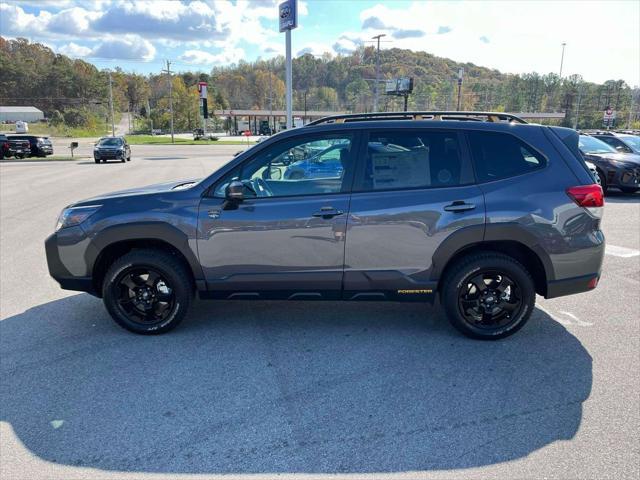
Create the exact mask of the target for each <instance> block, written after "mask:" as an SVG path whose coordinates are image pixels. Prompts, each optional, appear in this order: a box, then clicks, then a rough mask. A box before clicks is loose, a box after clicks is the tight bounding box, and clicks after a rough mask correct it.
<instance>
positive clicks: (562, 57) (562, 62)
mask: <svg viewBox="0 0 640 480" xmlns="http://www.w3.org/2000/svg"><path fill="white" fill-rule="evenodd" d="M566 46H567V43H566V42H562V56H561V57H560V78H562V65H563V64H564V47H566Z"/></svg>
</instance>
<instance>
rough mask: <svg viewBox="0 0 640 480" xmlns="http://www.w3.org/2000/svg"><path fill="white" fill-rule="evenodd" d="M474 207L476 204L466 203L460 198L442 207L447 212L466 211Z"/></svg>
mask: <svg viewBox="0 0 640 480" xmlns="http://www.w3.org/2000/svg"><path fill="white" fill-rule="evenodd" d="M474 208H476V206H475V205H474V204H473V203H466V202H464V201H462V200H456V201H455V202H453V203H450V204H449V205H447V206H446V207H444V209H445V210H446V211H447V212H456V213H459V212H466V211H467V210H473V209H474Z"/></svg>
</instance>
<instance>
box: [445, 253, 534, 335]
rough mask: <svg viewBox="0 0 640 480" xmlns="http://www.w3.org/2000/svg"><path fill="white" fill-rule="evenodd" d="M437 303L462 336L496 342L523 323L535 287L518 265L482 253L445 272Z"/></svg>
mask: <svg viewBox="0 0 640 480" xmlns="http://www.w3.org/2000/svg"><path fill="white" fill-rule="evenodd" d="M441 300H442V304H443V306H444V308H445V310H446V313H447V316H448V317H449V320H450V322H451V324H452V325H453V326H454V327H455V328H457V329H458V330H459V331H460V332H462V333H463V334H464V335H466V336H468V337H472V338H477V339H481V340H497V339H500V338H504V337H508V336H509V335H512V334H514V333H515V332H517V331H518V330H519V329H520V328H522V327H523V326H524V324H525V323H526V322H527V320H528V319H529V317H530V316H531V313H532V311H533V307H534V304H535V288H534V284H533V279H532V278H531V275H530V274H529V272H528V271H527V270H526V269H525V268H524V266H523V265H522V264H521V263H520V262H518V261H517V260H515V259H513V258H512V257H509V256H507V255H503V254H500V253H496V252H486V253H480V254H473V255H469V256H467V257H463V258H462V259H461V260H459V261H457V262H456V264H454V265H453V266H452V267H451V269H449V270H448V272H447V275H446V277H445V279H444V282H443V289H442V293H441Z"/></svg>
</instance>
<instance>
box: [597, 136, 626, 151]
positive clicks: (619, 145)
mask: <svg viewBox="0 0 640 480" xmlns="http://www.w3.org/2000/svg"><path fill="white" fill-rule="evenodd" d="M596 138H597V139H598V140H602V141H603V142H604V143H606V144H607V145H611V146H612V147H613V148H615V149H616V150H617V151H618V152H622V153H633V150H631V149H630V148H629V147H627V146H626V145H625V144H624V143H623V142H622V141H621V140H618V139H617V138H615V137H607V136H604V135H603V136H602V137H596Z"/></svg>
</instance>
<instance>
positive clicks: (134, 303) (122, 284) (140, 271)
mask: <svg viewBox="0 0 640 480" xmlns="http://www.w3.org/2000/svg"><path fill="white" fill-rule="evenodd" d="M116 283H117V287H116V288H117V289H118V307H119V308H120V309H121V310H122V313H124V314H125V315H126V316H127V317H128V318H129V320H131V321H132V322H135V323H140V324H142V325H154V324H157V323H161V322H162V321H163V320H165V319H166V318H167V317H168V316H169V315H170V313H171V312H172V311H173V309H174V307H175V295H174V293H173V288H172V287H171V286H170V285H169V283H168V281H167V280H166V279H165V278H164V277H163V276H162V275H161V274H160V273H159V272H158V271H156V270H154V269H152V268H148V267H132V268H130V269H127V270H125V271H124V272H122V273H121V274H120V276H119V278H117V279H116Z"/></svg>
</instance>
